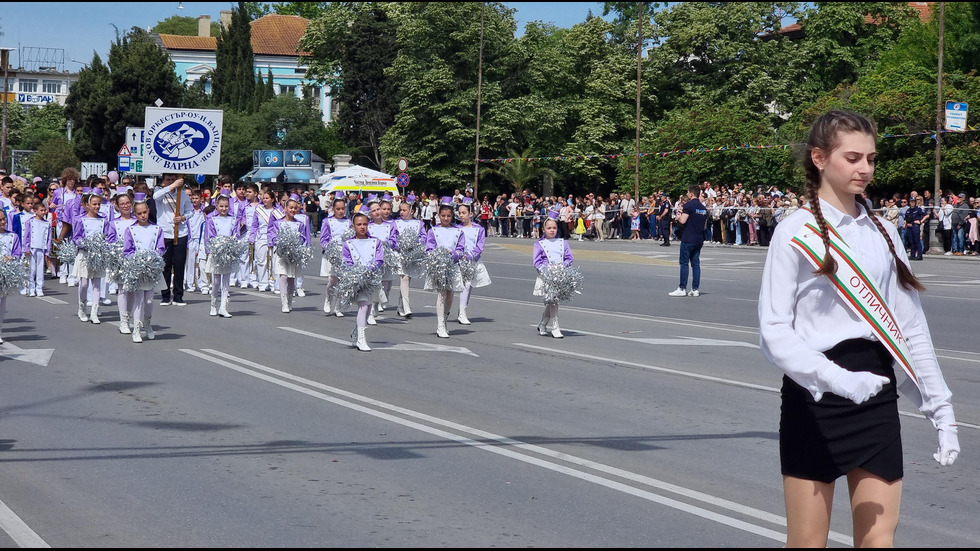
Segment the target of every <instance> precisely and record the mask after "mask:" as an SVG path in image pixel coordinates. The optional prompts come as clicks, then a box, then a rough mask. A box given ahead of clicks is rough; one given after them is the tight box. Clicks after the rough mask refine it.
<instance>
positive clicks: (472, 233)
mask: <svg viewBox="0 0 980 551" xmlns="http://www.w3.org/2000/svg"><path fill="white" fill-rule="evenodd" d="M473 214H474V213H473V199H471V198H469V197H464V198H463V204H461V205H460V206H459V207H458V208H457V209H456V216H457V217H458V218H459V227H460V229H462V230H463V237H464V238H465V239H466V243H465V251H464V252H463V255H464V257H465V258H466V259H467V260H468V261H469V262H471V263H472V264H473V278H472V279H470V280H468V281H467V280H466V279H463V292H462V293H460V295H459V316H458V317H457V318H456V321H458V322H459V323H460V324H461V325H469V324H470V320H469V318H468V317H466V307H467V306H469V304H470V293H471V292H473V288H474V287H486V286H487V285H490V274H489V273H487V268H486V266H484V265H483V261H482V260H480V256H481V255H482V254H483V243H484V240H485V239H486V235H487V234H486V231H485V230H484V229H483V226H481V225H479V224H474V223H473ZM461 275H462V274H461Z"/></svg>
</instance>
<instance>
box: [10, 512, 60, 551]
mask: <svg viewBox="0 0 980 551" xmlns="http://www.w3.org/2000/svg"><path fill="white" fill-rule="evenodd" d="M0 528H2V529H3V531H4V532H6V533H7V535H8V536H10V539H12V540H14V543H16V544H17V547H27V548H41V547H43V548H50V547H51V546H50V545H48V542H46V541H44V540H43V539H41V536H39V535H37V532H35V531H34V530H31V527H30V526H28V525H27V523H25V522H24V521H23V520H21V518H20V517H18V516H17V513H14V512H13V511H12V510H11V509H10V507H7V504H6V503H4V502H2V501H0Z"/></svg>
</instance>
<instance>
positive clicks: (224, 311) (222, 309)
mask: <svg viewBox="0 0 980 551" xmlns="http://www.w3.org/2000/svg"><path fill="white" fill-rule="evenodd" d="M218 315H219V316H221V317H223V318H230V317H231V314H229V313H228V299H227V298H222V299H221V305H220V306H219V307H218Z"/></svg>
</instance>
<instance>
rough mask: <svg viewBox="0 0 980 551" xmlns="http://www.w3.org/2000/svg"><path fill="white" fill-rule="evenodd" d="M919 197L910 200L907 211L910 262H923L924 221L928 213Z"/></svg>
mask: <svg viewBox="0 0 980 551" xmlns="http://www.w3.org/2000/svg"><path fill="white" fill-rule="evenodd" d="M919 203H920V201H919V198H918V197H910V198H909V210H907V211H905V235H906V236H907V237H908V240H909V248H910V249H911V251H910V252H909V260H922V219H923V218H925V216H926V213H925V211H924V210H922V206H921V205H920V204H919Z"/></svg>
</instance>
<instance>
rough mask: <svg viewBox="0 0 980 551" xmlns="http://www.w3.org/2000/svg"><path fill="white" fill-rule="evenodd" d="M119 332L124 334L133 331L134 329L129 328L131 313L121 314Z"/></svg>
mask: <svg viewBox="0 0 980 551" xmlns="http://www.w3.org/2000/svg"><path fill="white" fill-rule="evenodd" d="M119 332H120V333H122V334H123V335H128V334H130V333H132V331H130V329H129V314H122V315H120V316H119Z"/></svg>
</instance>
